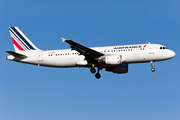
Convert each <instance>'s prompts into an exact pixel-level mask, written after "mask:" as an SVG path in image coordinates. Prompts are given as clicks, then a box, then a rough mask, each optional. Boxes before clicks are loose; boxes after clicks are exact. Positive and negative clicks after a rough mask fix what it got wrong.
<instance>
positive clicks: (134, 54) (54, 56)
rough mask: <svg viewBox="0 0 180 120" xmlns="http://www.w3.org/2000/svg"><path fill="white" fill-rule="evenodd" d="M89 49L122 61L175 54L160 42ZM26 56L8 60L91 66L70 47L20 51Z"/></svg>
mask: <svg viewBox="0 0 180 120" xmlns="http://www.w3.org/2000/svg"><path fill="white" fill-rule="evenodd" d="M91 49H93V50H96V51H98V52H101V53H103V54H104V55H105V56H111V55H121V56H122V59H123V61H122V63H126V64H130V63H143V62H149V61H153V62H156V61H162V60H167V59H170V58H172V57H174V56H175V53H174V52H173V51H172V50H169V49H166V47H165V46H163V45H160V44H136V45H122V46H108V47H92V48H91ZM20 53H21V54H23V55H26V56H28V57H27V58H25V59H21V58H16V57H14V56H12V55H10V56H8V57H7V59H8V60H12V61H17V62H23V63H28V64H34V65H39V66H47V67H59V68H65V67H91V64H89V63H87V61H86V60H85V57H84V56H83V55H80V54H79V53H78V52H77V51H75V50H71V49H64V50H47V51H41V50H36V51H23V52H20ZM96 66H97V67H106V66H110V65H107V64H105V63H97V64H96Z"/></svg>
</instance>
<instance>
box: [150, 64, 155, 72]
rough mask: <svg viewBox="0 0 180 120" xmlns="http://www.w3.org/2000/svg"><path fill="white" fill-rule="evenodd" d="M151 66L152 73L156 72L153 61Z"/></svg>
mask: <svg viewBox="0 0 180 120" xmlns="http://www.w3.org/2000/svg"><path fill="white" fill-rule="evenodd" d="M150 64H151V71H152V72H154V71H155V68H154V67H153V66H154V65H153V61H150Z"/></svg>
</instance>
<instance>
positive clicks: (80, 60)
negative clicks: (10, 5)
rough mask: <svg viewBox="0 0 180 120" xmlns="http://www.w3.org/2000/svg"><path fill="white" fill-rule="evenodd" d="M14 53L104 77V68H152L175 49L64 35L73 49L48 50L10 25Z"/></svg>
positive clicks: (18, 57)
mask: <svg viewBox="0 0 180 120" xmlns="http://www.w3.org/2000/svg"><path fill="white" fill-rule="evenodd" d="M9 32H10V36H11V38H12V42H13V45H14V49H15V52H13V51H6V52H7V53H9V54H10V55H9V56H7V57H6V59H7V60H11V61H16V62H21V63H27V64H33V65H38V66H46V67H58V68H69V67H85V68H89V69H90V71H91V73H96V74H95V77H96V78H97V79H99V78H100V77H101V75H100V73H99V71H100V70H102V69H103V68H105V70H106V71H108V72H113V73H117V74H123V73H127V72H128V65H129V64H132V63H145V62H149V63H150V65H151V71H152V72H154V71H155V68H154V66H153V62H157V61H163V60H167V59H171V58H173V57H174V56H175V52H173V51H172V50H169V49H167V47H165V46H164V45H160V44H151V43H148V44H136V45H116V46H107V47H91V48H89V47H86V46H83V45H81V44H79V43H77V42H74V41H73V40H67V39H64V38H62V41H63V42H66V43H68V44H69V45H70V48H71V49H62V50H47V51H43V50H40V49H38V48H37V47H36V46H35V45H34V44H33V43H32V42H31V41H30V40H29V39H28V38H27V37H26V36H25V35H24V34H23V32H22V31H21V30H20V29H19V28H18V27H9Z"/></svg>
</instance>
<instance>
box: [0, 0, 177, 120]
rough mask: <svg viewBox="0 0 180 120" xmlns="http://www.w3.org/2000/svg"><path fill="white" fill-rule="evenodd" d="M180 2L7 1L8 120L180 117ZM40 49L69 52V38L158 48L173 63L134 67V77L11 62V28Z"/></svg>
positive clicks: (2, 82) (1, 49)
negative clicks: (166, 52)
mask: <svg viewBox="0 0 180 120" xmlns="http://www.w3.org/2000/svg"><path fill="white" fill-rule="evenodd" d="M179 6H180V1H179V0H172V1H168V0H163V1H162V0H146V1H145V0H136V1H134V0H128V1H122V0H121V1H120V0H111V1H107V0H86V1H82V0H76V1H72V0H58V1H56V0H51V1H50V0H46V1H41V0H31V1H30V0H28V1H24V0H16V1H14V0H6V1H1V4H0V15H1V17H0V28H1V29H0V35H1V40H0V45H1V46H0V54H1V55H0V56H1V57H0V63H1V64H0V75H1V77H0V96H1V97H0V119H1V120H40V119H41V120H118V119H123V120H179V119H180V114H179V113H180V87H179V86H180V79H179V74H180V63H179V60H180V57H179V44H180V14H179V11H180V7H179ZM10 26H18V27H19V28H20V29H21V30H22V31H23V32H24V33H25V34H26V36H27V37H28V38H29V39H30V40H31V41H32V42H33V43H34V44H35V45H36V46H37V47H38V48H40V49H42V50H47V49H49V50H52V49H66V48H69V45H68V44H67V43H62V41H61V39H60V38H61V37H64V38H67V39H72V40H74V41H76V42H78V43H81V44H83V45H85V46H88V47H93V46H108V45H125V44H139V43H148V42H151V43H158V44H163V45H165V46H167V47H168V48H169V49H172V50H173V51H175V52H176V56H175V57H174V58H173V59H170V60H167V61H162V62H157V63H154V65H155V66H154V67H155V69H156V71H155V72H154V73H152V72H151V70H150V64H149V63H143V64H130V65H129V72H128V73H127V74H123V75H118V74H113V73H109V72H105V71H104V70H102V71H101V72H100V73H101V75H102V78H101V79H100V80H97V79H96V78H95V77H94V75H93V74H91V73H90V71H89V69H86V68H80V69H79V68H66V69H62V68H46V67H38V66H33V65H27V64H21V63H16V62H11V61H7V60H6V59H5V58H6V56H7V55H8V54H7V53H6V52H5V50H14V48H13V45H12V41H11V38H10V35H9V31H8V27H10Z"/></svg>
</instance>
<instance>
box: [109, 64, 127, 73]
mask: <svg viewBox="0 0 180 120" xmlns="http://www.w3.org/2000/svg"><path fill="white" fill-rule="evenodd" d="M106 71H109V72H113V73H117V74H123V73H127V72H128V64H121V65H117V66H114V67H107V68H106Z"/></svg>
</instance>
